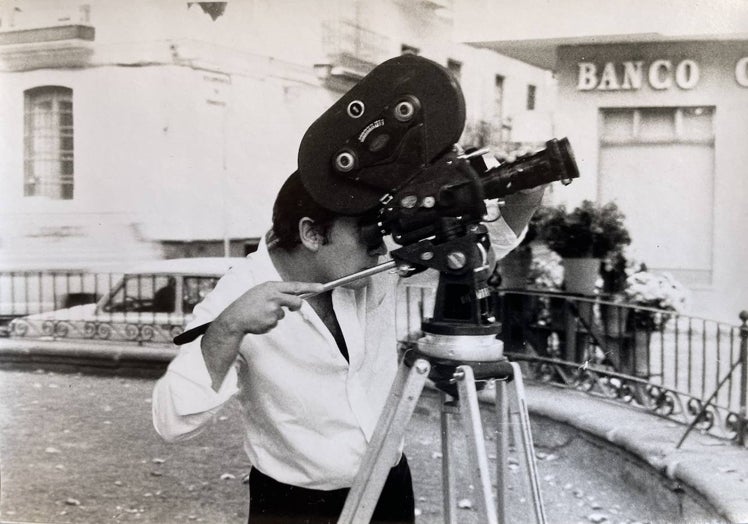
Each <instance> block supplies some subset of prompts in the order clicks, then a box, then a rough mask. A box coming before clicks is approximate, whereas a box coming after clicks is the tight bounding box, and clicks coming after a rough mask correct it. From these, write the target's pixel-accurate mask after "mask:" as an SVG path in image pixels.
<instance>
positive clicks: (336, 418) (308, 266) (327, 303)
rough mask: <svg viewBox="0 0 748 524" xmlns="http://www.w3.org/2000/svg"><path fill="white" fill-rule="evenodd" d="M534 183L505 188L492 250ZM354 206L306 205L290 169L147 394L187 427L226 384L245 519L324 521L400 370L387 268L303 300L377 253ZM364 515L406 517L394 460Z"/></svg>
mask: <svg viewBox="0 0 748 524" xmlns="http://www.w3.org/2000/svg"><path fill="white" fill-rule="evenodd" d="M542 193H543V191H542V188H540V189H539V190H537V191H532V192H526V193H522V194H515V195H511V196H509V197H507V199H506V205H505V207H504V211H503V217H502V218H500V219H499V220H497V221H496V222H494V223H493V224H492V225H491V235H492V241H493V243H494V249H495V251H498V252H497V253H496V255H497V257H499V258H500V257H501V256H503V255H504V254H506V253H507V252H508V251H510V250H511V249H513V248H514V247H515V246H516V245H517V243H518V242H519V240H518V238H519V236H520V234H521V233H522V231H523V230H524V228H525V226H526V224H527V222H528V221H529V219H530V217H531V216H532V214H533V212H534V211H535V209H536V208H537V206H538V205H539V203H540V199H541V197H542ZM385 253H386V249H385V248H384V245H383V243H382V242H381V241H379V242H378V243H377V245H366V243H365V242H364V240H363V238H362V235H361V231H360V229H359V218H357V217H345V216H336V215H334V214H333V213H332V212H330V211H328V210H326V209H324V208H322V207H320V206H319V205H317V204H316V203H315V202H314V201H313V200H312V199H311V197H310V196H309V194H308V193H307V192H306V190H305V189H304V187H303V184H301V182H300V179H299V176H298V174H296V173H294V174H293V175H292V176H291V177H289V179H288V180H287V181H286V183H285V184H284V186H283V187H282V188H281V190H280V193H279V195H278V198H277V200H276V202H275V206H274V210H273V229H272V231H271V232H270V233H269V234H268V236H267V237H266V240H265V241H264V242H262V243H261V245H260V247H259V249H258V251H257V252H256V253H253V254H252V255H250V256H249V257H247V259H246V261H245V262H244V263H243V264H241V265H239V266H236V267H234V268H232V269H231V270H230V271H229V272H228V274H227V275H226V276H225V277H223V278H222V279H221V280H220V281H219V283H218V285H217V286H216V288H215V290H214V291H213V292H212V293H211V294H210V295H209V296H208V297H207V298H206V299H205V300H204V301H203V302H202V303H201V304H199V305H198V306H197V307H196V308H195V311H194V313H195V319H194V320H193V323H192V325H191V326H188V327H192V326H197V325H201V324H204V323H206V322H210V321H212V323H211V325H210V328H209V329H208V330H207V332H206V333H205V335H204V336H202V337H200V338H199V339H197V340H195V341H194V342H191V343H189V344H187V345H185V346H183V347H182V349H181V351H180V353H179V355H178V356H177V357H176V358H175V359H174V360H173V361H172V362H171V364H170V365H169V368H168V371H167V372H166V374H165V375H164V376H163V377H162V378H161V379H160V380H159V381H158V383H157V384H156V387H155V389H154V395H153V421H154V426H155V428H156V430H157V432H158V433H159V434H160V435H161V436H162V437H163V438H164V439H166V440H168V441H176V440H181V439H184V438H189V437H190V436H193V435H195V434H196V433H198V432H199V431H200V429H201V428H203V427H204V426H205V424H207V423H209V422H210V421H211V420H212V419H213V417H215V416H216V413H217V412H218V411H219V410H220V408H221V407H222V406H223V405H224V404H225V403H226V402H227V401H228V400H229V399H231V398H232V397H236V398H237V399H238V401H239V403H240V405H241V412H242V414H243V416H244V440H245V450H246V453H247V455H248V457H249V460H250V462H251V464H252V471H251V474H250V520H251V522H252V524H256V523H262V522H274V523H278V522H283V523H288V522H335V521H336V519H337V517H338V515H339V514H340V511H341V509H342V506H343V503H344V501H345V497H346V495H347V492H348V488H350V486H351V484H352V482H353V478H354V476H355V474H356V472H357V471H358V469H359V466H360V464H361V459H362V457H363V454H364V452H365V450H366V446H367V444H368V441H369V440H370V439H371V437H372V433H373V430H374V427H375V425H376V422H377V419H378V417H379V414H380V412H381V410H382V408H383V406H384V403H385V400H386V396H387V394H388V392H389V388H390V385H391V383H392V380H393V378H394V376H395V373H396V369H397V354H396V339H395V316H394V313H395V305H394V299H395V296H394V287H395V284H396V279H395V278H394V277H393V276H392V275H387V274H380V275H378V276H375V277H370V278H367V279H362V280H359V281H357V282H354V283H352V284H349V285H347V286H345V287H339V288H337V289H334V290H332V291H328V292H325V293H321V294H318V295H316V296H314V297H311V298H308V299H306V300H301V299H300V298H299V296H298V295H300V294H302V293H315V292H319V291H321V289H322V287H321V284H318V283H319V282H329V281H331V280H335V279H338V278H340V277H342V276H346V275H349V274H352V273H355V272H358V271H360V270H362V269H366V268H368V267H372V266H374V265H375V264H377V262H378V260H379V257H380V256H382V255H384V254H385ZM373 521H374V522H413V521H414V502H413V491H412V483H411V478H410V471H409V469H408V465H407V461H406V459H405V457H404V456H403V457H402V458H401V459H400V461H399V462H398V463H397V464H395V465H393V469H392V470H391V472H390V475H389V477H388V479H387V482H386V484H385V487H384V490H383V491H382V495H381V496H380V500H379V504H378V505H377V508H376V510H375V512H374V516H373Z"/></svg>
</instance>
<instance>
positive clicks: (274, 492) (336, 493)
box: [249, 455, 415, 524]
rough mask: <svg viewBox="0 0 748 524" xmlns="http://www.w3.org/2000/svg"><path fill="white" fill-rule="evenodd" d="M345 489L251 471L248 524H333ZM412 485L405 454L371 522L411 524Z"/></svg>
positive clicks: (346, 494) (385, 486)
mask: <svg viewBox="0 0 748 524" xmlns="http://www.w3.org/2000/svg"><path fill="white" fill-rule="evenodd" d="M348 491H349V490H348V488H343V489H336V490H331V491H322V490H316V489H307V488H300V487H298V486H291V485H289V484H283V483H282V482H278V481H276V480H273V479H272V478H270V477H268V476H267V475H265V474H263V473H262V472H261V471H259V470H258V469H256V468H252V471H251V473H250V474H249V524H302V523H304V524H323V523H324V524H327V523H332V524H334V523H335V522H337V520H338V517H339V516H340V513H341V512H342V511H343V504H344V503H345V498H346V496H348ZM414 510H415V502H414V500H413V482H412V479H411V476H410V468H409V467H408V461H407V460H406V459H405V455H403V458H402V459H401V460H400V462H399V463H398V465H397V466H395V467H394V468H392V469H391V470H390V473H389V475H388V476H387V481H386V482H385V485H384V488H383V489H382V494H381V495H380V497H379V502H377V506H376V508H375V510H374V515H373V517H372V520H371V522H382V523H384V522H386V523H398V524H399V523H413V522H415V516H414Z"/></svg>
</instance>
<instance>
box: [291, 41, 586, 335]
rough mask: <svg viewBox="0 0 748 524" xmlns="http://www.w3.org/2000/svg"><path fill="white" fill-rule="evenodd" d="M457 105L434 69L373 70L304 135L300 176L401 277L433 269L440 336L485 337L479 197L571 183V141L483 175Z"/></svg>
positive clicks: (420, 61) (493, 329) (489, 330)
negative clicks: (386, 241) (386, 244)
mask: <svg viewBox="0 0 748 524" xmlns="http://www.w3.org/2000/svg"><path fill="white" fill-rule="evenodd" d="M464 125H465V102H464V98H463V95H462V91H461V89H460V86H459V85H458V84H457V82H456V81H455V79H454V77H453V76H452V74H451V73H450V72H449V71H448V70H447V69H445V68H444V67H442V66H440V65H439V64H437V63H435V62H432V61H430V60H427V59H425V58H422V57H419V56H415V55H403V56H400V57H397V58H393V59H391V60H388V61H386V62H384V63H382V64H380V65H379V66H377V67H376V68H375V69H374V70H373V71H372V72H371V73H370V74H368V75H367V76H366V77H365V78H363V79H362V80H361V81H360V82H359V83H358V84H357V85H356V86H355V87H353V88H352V89H351V90H350V91H349V92H348V93H346V94H345V95H344V96H343V97H342V98H341V99H340V100H339V101H338V102H337V103H336V104H334V105H333V106H332V107H331V108H330V109H329V110H327V111H326V112H325V113H324V114H323V115H322V116H321V117H320V118H319V119H317V120H316V121H315V122H314V123H313V124H312V125H311V127H310V128H309V129H308V131H307V132H306V134H305V135H304V137H303V139H302V142H301V145H300V148H299V156H298V166H299V174H300V176H301V180H302V182H303V183H304V185H305V187H306V188H307V190H308V191H309V193H310V194H311V195H312V197H313V198H314V199H315V200H316V201H317V202H318V203H319V204H320V205H321V206H323V207H325V208H328V209H330V210H332V211H334V212H336V213H339V214H343V215H353V216H359V215H360V216H363V217H364V218H363V219H362V229H363V232H364V235H365V237H367V238H368V239H369V242H371V244H372V245H377V244H378V242H380V241H381V238H382V236H383V235H388V234H391V235H392V239H393V240H394V241H395V242H396V243H397V244H398V245H400V246H401V247H399V248H398V249H395V250H393V251H391V253H390V255H391V256H392V258H393V260H394V261H395V262H396V263H397V266H398V268H399V270H400V273H401V274H403V275H404V276H409V275H410V274H413V273H415V272H418V271H420V270H423V269H426V268H432V269H435V270H437V271H439V275H440V278H439V285H438V288H437V294H436V301H435V304H436V306H435V310H434V315H433V318H432V319H431V320H430V321H428V322H426V323H424V325H423V329H424V331H425V332H427V333H433V334H437V335H458V336H460V335H493V336H495V334H496V333H498V331H499V325H498V323H497V322H496V320H495V318H494V313H493V312H494V311H495V306H494V300H495V299H494V297H493V294H492V292H491V290H490V287H489V286H488V278H489V276H490V274H491V272H490V267H489V257H488V250H489V249H490V243H489V238H488V234H487V229H486V227H485V226H484V225H483V224H482V223H481V222H482V220H483V217H484V216H485V215H486V206H485V202H484V200H485V199H494V198H501V197H504V196H507V195H509V194H511V193H514V192H517V191H520V190H522V189H528V188H533V187H537V186H539V185H543V184H546V183H549V182H553V181H562V182H564V183H568V182H570V181H571V179H573V178H576V177H578V176H579V171H578V169H577V166H576V163H575V161H574V157H573V153H572V151H571V147H570V145H569V142H568V140H566V139H565V138H564V139H561V140H550V141H548V142H547V143H546V147H545V148H544V149H543V150H541V151H539V152H536V153H534V154H532V155H528V156H524V157H521V158H519V159H518V160H517V161H514V162H510V163H504V164H499V165H498V166H497V167H491V166H490V164H489V163H487V162H486V161H485V157H483V156H482V155H481V154H479V153H480V152H478V153H477V154H476V153H473V154H462V155H461V154H459V153H458V152H457V151H456V148H455V144H456V143H457V141H458V140H459V138H460V135H461V134H462V131H463V128H464Z"/></svg>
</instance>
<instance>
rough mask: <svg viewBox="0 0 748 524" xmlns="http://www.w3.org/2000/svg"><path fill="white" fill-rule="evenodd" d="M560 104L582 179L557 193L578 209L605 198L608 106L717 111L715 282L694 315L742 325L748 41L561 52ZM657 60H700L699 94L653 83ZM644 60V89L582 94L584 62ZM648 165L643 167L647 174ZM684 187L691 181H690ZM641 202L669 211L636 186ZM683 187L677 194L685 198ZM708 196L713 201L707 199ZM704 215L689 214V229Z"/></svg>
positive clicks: (747, 287)
mask: <svg viewBox="0 0 748 524" xmlns="http://www.w3.org/2000/svg"><path fill="white" fill-rule="evenodd" d="M558 56H559V61H558V69H557V76H558V83H559V94H558V96H559V100H560V101H561V102H560V103H559V107H558V114H557V119H556V123H557V130H558V132H559V133H560V134H565V135H568V136H569V138H570V140H571V143H572V145H573V147H574V149H575V152H576V155H577V160H578V162H579V165H580V170H581V173H582V176H581V178H580V179H578V180H577V181H575V182H574V183H573V184H572V185H570V186H568V187H566V188H561V189H558V190H556V192H555V196H556V198H558V199H559V200H561V201H566V202H568V203H569V204H572V205H573V204H576V203H578V202H579V201H580V200H582V199H583V198H591V199H593V200H594V199H596V198H597V197H598V182H599V180H600V178H599V175H601V174H600V173H598V167H599V164H598V159H599V134H598V133H599V125H598V124H599V121H598V118H599V108H601V107H660V106H662V107H679V106H715V107H716V112H715V117H714V131H715V145H714V151H715V165H714V196H713V205H712V206H710V209H712V210H713V220H714V230H713V236H712V238H713V254H712V260H713V281H712V284H711V285H708V286H703V287H699V288H696V289H694V296H693V301H692V304H693V308H694V312H696V313H700V314H704V315H710V316H717V317H720V318H723V319H727V320H730V321H733V322H735V321H736V320H737V314H738V312H739V311H740V310H741V309H746V307H748V272H746V271H745V269H744V263H745V260H746V258H747V257H748V248H746V244H745V242H744V240H743V239H745V238H747V237H748V207H747V206H746V205H745V201H746V200H745V199H746V198H747V197H748V177H746V168H745V166H746V165H748V148H746V147H745V144H746V143H748V118H746V116H748V113H747V111H748V110H747V109H746V108H748V87H742V86H740V85H738V83H737V81H736V79H735V65H736V63H737V62H738V60H739V59H740V58H741V57H744V56H748V47H746V44H745V42H721V43H719V42H692V43H678V44H644V43H640V44H628V45H624V44H621V45H605V46H575V47H561V48H560V49H559V55H558ZM654 59H669V60H671V61H672V62H673V63H678V62H680V61H681V60H684V59H692V60H694V61H696V62H697V63H698V64H699V68H700V73H701V75H700V79H699V82H698V84H697V85H696V86H694V87H693V88H692V89H682V88H679V87H677V86H675V85H674V86H673V87H671V88H669V89H665V90H655V89H652V88H651V87H650V86H649V84H648V82H647V79H646V68H647V66H648V65H649V64H650V63H651V61H652V60H654ZM630 60H643V61H644V62H645V63H644V67H645V79H644V82H643V86H642V88H641V89H639V90H629V91H627V90H617V91H600V90H591V91H580V90H578V89H577V83H578V76H577V73H578V63H579V62H581V61H585V62H594V63H596V64H597V66H598V71H602V68H603V66H604V64H605V63H606V62H615V63H617V64H620V63H621V62H623V61H630ZM646 167H647V166H641V168H642V169H646ZM682 184H688V180H687V178H684V180H682ZM630 190H631V191H632V192H635V193H636V195H637V196H638V198H640V201H641V205H640V207H639V208H638V210H637V212H638V213H642V214H646V215H647V216H649V217H650V219H651V220H652V221H658V220H659V219H660V217H662V216H666V215H667V213H668V206H667V202H662V201H658V200H656V199H654V198H653V196H652V195H651V194H649V193H648V192H647V188H646V187H639V186H637V187H632V188H631V189H630ZM677 194H679V193H678V188H677V187H675V188H674V189H673V195H677ZM704 198H710V197H709V196H707V195H705V196H704ZM701 218H702V217H699V216H690V217H685V221H684V223H683V224H682V225H681V227H684V228H688V227H689V221H698V220H701Z"/></svg>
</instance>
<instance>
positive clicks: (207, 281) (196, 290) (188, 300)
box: [182, 277, 218, 313]
mask: <svg viewBox="0 0 748 524" xmlns="http://www.w3.org/2000/svg"><path fill="white" fill-rule="evenodd" d="M217 283H218V279H217V278H214V277H186V278H185V279H184V299H183V301H182V312H183V313H192V310H193V309H194V308H195V306H196V305H197V304H198V303H199V302H202V300H203V299H204V298H205V297H206V296H208V293H210V292H211V291H212V290H213V288H214V287H216V284H217Z"/></svg>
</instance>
